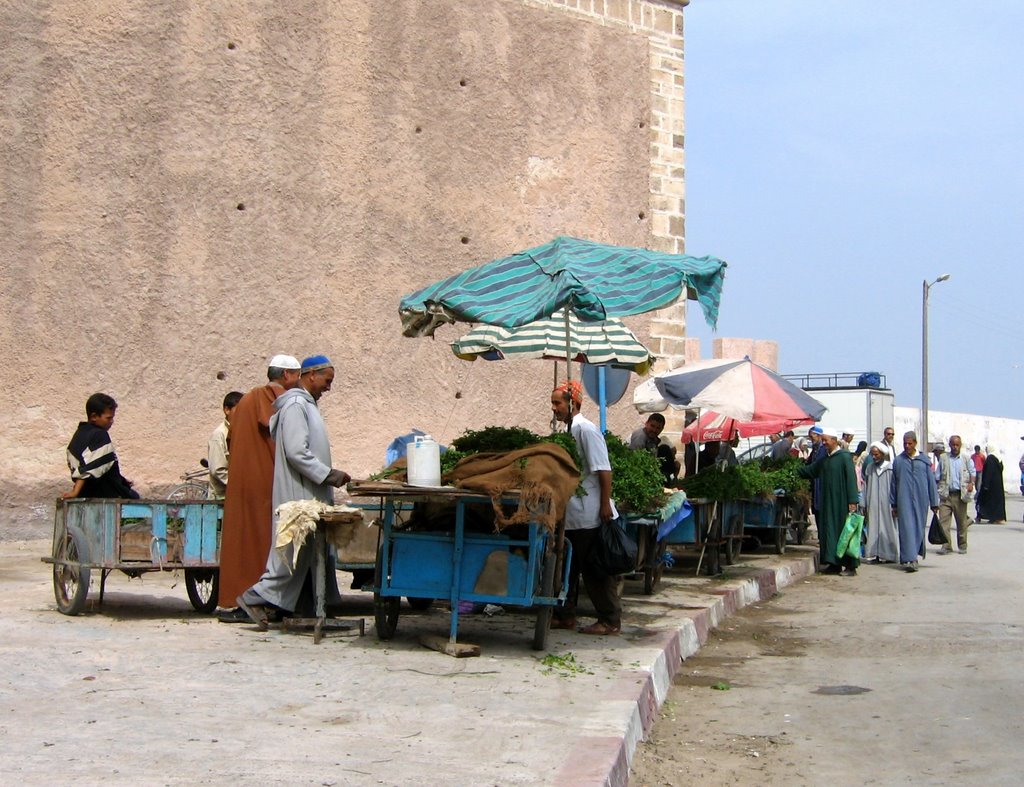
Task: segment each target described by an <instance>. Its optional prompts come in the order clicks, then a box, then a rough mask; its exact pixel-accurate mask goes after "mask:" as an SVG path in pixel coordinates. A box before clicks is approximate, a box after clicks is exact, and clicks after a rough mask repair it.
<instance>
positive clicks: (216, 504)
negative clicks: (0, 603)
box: [43, 498, 223, 615]
mask: <svg viewBox="0 0 1024 787" xmlns="http://www.w3.org/2000/svg"><path fill="white" fill-rule="evenodd" d="M222 516H223V504H222V501H220V500H113V499H98V498H72V499H69V500H58V501H57V507H56V513H55V515H54V522H53V553H52V556H51V557H45V558H43V562H45V563H52V564H53V594H54V597H55V598H56V600H57V609H59V610H60V611H61V612H63V613H64V614H65V615H77V614H78V613H79V612H81V611H82V609H83V608H84V607H85V602H86V598H87V596H88V594H89V583H90V580H91V578H92V571H93V570H98V571H99V572H100V591H99V601H100V603H102V602H103V593H104V590H105V589H106V581H107V576H108V575H109V574H110V572H111V571H115V570H118V571H122V572H124V573H125V574H127V575H128V576H131V577H136V576H139V575H140V574H144V573H146V572H150V571H178V570H183V571H184V574H185V589H186V591H187V593H188V598H189V601H191V602H192V606H193V607H195V608H196V610H197V611H199V612H204V613H207V614H209V613H211V612H213V611H214V610H215V609H216V608H217V585H218V579H219V573H220V572H219V555H220V523H221V518H222Z"/></svg>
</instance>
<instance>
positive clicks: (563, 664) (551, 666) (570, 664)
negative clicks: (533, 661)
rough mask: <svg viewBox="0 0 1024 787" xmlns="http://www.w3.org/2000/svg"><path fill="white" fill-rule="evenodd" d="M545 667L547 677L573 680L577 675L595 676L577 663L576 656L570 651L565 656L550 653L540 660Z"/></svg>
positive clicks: (591, 671)
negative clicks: (555, 676)
mask: <svg viewBox="0 0 1024 787" xmlns="http://www.w3.org/2000/svg"><path fill="white" fill-rule="evenodd" d="M540 663H541V665H542V666H543V667H544V674H545V675H558V676H559V677H561V678H571V677H573V676H575V675H593V674H594V671H593V670H591V669H588V668H587V667H585V666H583V665H582V664H580V663H579V662H578V661H576V655H575V654H574V653H573V652H572V651H569V652H568V653H566V654H565V655H564V656H559V655H558V654H556V653H549V654H548V655H546V656H545V657H544V658H542V659H541V660H540Z"/></svg>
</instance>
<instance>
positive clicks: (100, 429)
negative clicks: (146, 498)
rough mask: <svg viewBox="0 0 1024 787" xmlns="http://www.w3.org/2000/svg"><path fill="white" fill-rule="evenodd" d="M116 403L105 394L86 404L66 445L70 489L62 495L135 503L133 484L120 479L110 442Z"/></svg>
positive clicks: (95, 396) (93, 397) (99, 394)
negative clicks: (82, 414)
mask: <svg viewBox="0 0 1024 787" xmlns="http://www.w3.org/2000/svg"><path fill="white" fill-rule="evenodd" d="M116 411H117V402H115V401H114V399H113V397H111V396H107V394H105V393H94V394H93V395H92V396H90V397H89V398H88V399H87V400H86V402H85V417H86V420H85V421H81V422H79V424H78V429H77V430H75V434H74V436H73V437H72V438H71V442H70V443H68V457H67V458H68V469H70V470H71V480H72V482H73V484H74V485H73V486H72V488H71V491H70V492H65V493H64V494H63V495H61V497H62V498H64V499H67V498H70V497H106V498H111V497H113V498H131V499H137V498H138V497H139V493H138V492H136V491H135V490H134V489H132V482H131V481H129V480H128V479H127V478H125V477H124V476H123V475H121V467H120V465H119V463H118V461H117V454H116V453H115V452H114V444H113V442H111V440H110V434H109V432H110V427H111V426H113V424H114V414H115V412H116Z"/></svg>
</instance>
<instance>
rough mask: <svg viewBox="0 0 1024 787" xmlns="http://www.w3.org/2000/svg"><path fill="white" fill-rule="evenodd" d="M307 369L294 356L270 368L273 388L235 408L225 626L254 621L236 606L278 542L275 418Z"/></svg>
mask: <svg viewBox="0 0 1024 787" xmlns="http://www.w3.org/2000/svg"><path fill="white" fill-rule="evenodd" d="M300 368H301V364H299V362H298V361H297V360H296V359H295V358H294V357H293V356H291V355H275V356H274V357H273V358H271V359H270V361H269V362H268V363H267V380H268V382H267V384H266V385H260V386H257V387H256V388H253V389H252V390H251V391H249V392H248V393H247V394H245V395H244V396H243V397H242V398H241V399H240V400H239V401H238V404H237V405H235V409H234V411H233V412H232V414H231V425H230V427H229V429H228V447H229V453H228V485H227V490H226V491H225V494H224V519H223V521H222V523H221V546H220V585H219V587H220V589H219V591H218V595H217V604H218V606H220V607H222V608H224V609H225V610H226V611H225V612H222V613H221V615H220V619H221V620H222V621H223V622H225V623H234V622H244V621H247V620H248V619H249V616H248V615H246V614H245V612H244V611H243V610H241V609H238V608H237V607H236V606H235V599H236V598H237V597H238V594H239V593H241V592H242V591H243V590H245V589H246V588H247V587H249V586H250V585H252V583H253V582H255V581H256V580H257V579H259V578H260V574H262V573H263V569H264V568H265V567H266V565H267V555H268V554H270V544H271V540H272V538H273V529H272V528H273V518H274V512H273V509H272V508H271V504H270V499H271V491H272V488H273V484H274V441H273V439H271V437H270V417H271V416H272V415H273V414H274V402H275V400H276V399H277V397H278V396H280V395H281V394H283V393H284V392H285V391H287V390H290V389H292V388H294V387H295V386H296V385H298V384H299V370H300Z"/></svg>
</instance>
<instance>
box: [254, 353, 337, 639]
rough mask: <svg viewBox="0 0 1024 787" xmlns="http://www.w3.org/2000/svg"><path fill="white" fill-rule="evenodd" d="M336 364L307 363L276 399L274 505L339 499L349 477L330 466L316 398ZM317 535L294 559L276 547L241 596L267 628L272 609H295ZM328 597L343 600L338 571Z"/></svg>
mask: <svg viewBox="0 0 1024 787" xmlns="http://www.w3.org/2000/svg"><path fill="white" fill-rule="evenodd" d="M333 381H334V364H332V363H331V361H330V360H329V359H328V358H327V356H325V355H314V356H312V357H310V358H307V359H306V360H304V361H303V362H302V369H301V376H300V377H299V384H298V386H296V387H295V388H292V389H291V390H289V391H285V392H284V393H283V394H281V395H280V396H279V397H278V398H277V399H276V400H275V402H274V410H275V413H274V415H273V416H272V417H271V419H270V435H271V437H273V438H274V442H275V455H274V491H273V507H274V511H277V507H278V506H280V505H281V504H282V503H287V502H291V501H293V500H319V501H321V502H323V503H328V504H333V503H334V490H333V487H341V486H344V485H345V484H347V483H348V482H349V480H350V478H349V475H348V473H345V472H343V471H341V470H336V469H333V468H332V467H331V445H330V441H329V439H328V437H327V427H326V426H325V425H324V420H323V418H322V417H321V415H320V410H319V408H318V407H317V402H318V401H319V400H320V397H321V396H323V394H324V393H326V392H327V391H329V390H331V383H332V382H333ZM312 539H313V536H312V534H311V535H310V536H309V541H308V542H307V543H306V544H305V545H304V546H303V548H302V549H300V550H299V556H298V560H294V559H293V553H294V547H293V546H292V545H290V544H289V545H288V546H287V547H284V548H282V549H271V550H270V555H269V557H268V558H267V569H266V571H264V572H263V576H262V577H260V580H259V581H258V582H257V583H256V584H255V585H253V586H252V587H251V588H249V589H248V590H246V591H245V592H244V593H243V594H242V595H241V596H239V597H238V606H239V607H241V608H242V609H244V610H245V611H246V613H247V614H248V615H249V617H251V618H252V619H253V621H254V622H255V623H256V624H257V625H259V626H261V627H265V626H266V624H267V618H268V611H269V610H273V611H276V612H278V613H292V612H294V611H295V607H296V605H297V604H298V601H299V594H300V593H301V592H302V588H303V585H304V584H305V582H306V577H307V576H309V574H310V569H311V568H312V565H313V549H312ZM326 579H327V586H326V600H327V603H328V604H330V603H337V602H338V601H340V600H341V596H340V594H339V593H338V584H337V578H336V576H335V572H333V571H328V572H327V577H326Z"/></svg>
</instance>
